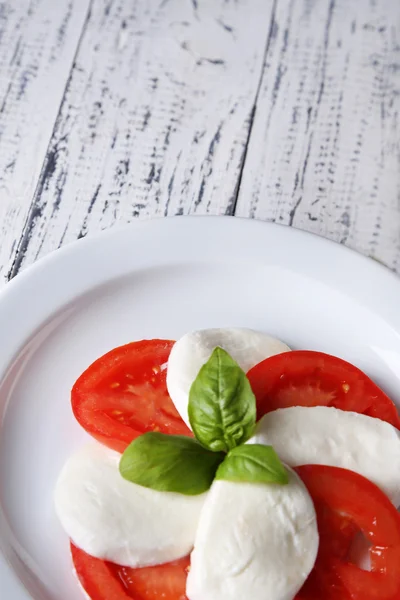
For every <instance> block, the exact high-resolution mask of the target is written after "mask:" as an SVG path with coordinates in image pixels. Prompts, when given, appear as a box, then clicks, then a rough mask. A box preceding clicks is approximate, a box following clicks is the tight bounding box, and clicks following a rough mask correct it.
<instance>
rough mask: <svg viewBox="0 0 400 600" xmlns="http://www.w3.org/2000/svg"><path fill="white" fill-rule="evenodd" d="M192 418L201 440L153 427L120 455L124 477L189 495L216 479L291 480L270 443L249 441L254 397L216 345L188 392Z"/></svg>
mask: <svg viewBox="0 0 400 600" xmlns="http://www.w3.org/2000/svg"><path fill="white" fill-rule="evenodd" d="M188 412H189V421H190V424H191V426H192V429H193V433H194V435H195V436H196V438H197V439H193V438H190V437H186V436H179V435H164V434H162V433H156V432H149V433H145V434H143V435H141V436H139V437H138V438H136V439H135V440H134V441H133V442H132V443H131V444H130V445H129V446H128V448H127V449H126V450H125V452H124V454H123V455H122V457H121V460H120V465H119V469H120V473H121V475H122V477H124V478H125V479H127V480H129V481H131V482H132V483H136V484H138V485H141V486H144V487H148V488H152V489H154V490H159V491H166V492H177V493H181V494H187V495H196V494H201V493H203V492H205V491H207V490H208V489H209V488H210V486H211V484H212V482H213V480H214V478H216V479H224V480H227V481H236V482H251V483H276V484H281V485H284V484H286V483H288V475H287V471H286V469H285V467H284V466H283V465H282V463H281V461H280V460H279V457H278V455H277V454H276V452H275V451H274V449H273V448H272V447H271V446H263V445H261V444H246V445H244V444H245V442H246V441H247V440H248V439H249V438H250V437H251V436H252V434H253V432H254V428H255V424H256V399H255V396H254V394H253V391H252V389H251V386H250V382H249V380H248V379H247V377H246V374H245V373H244V371H243V370H242V369H241V368H240V367H239V365H238V364H237V363H236V362H235V361H234V360H233V358H232V357H231V356H230V355H229V354H228V353H227V352H226V351H225V350H223V349H222V348H215V350H214V351H213V353H212V354H211V356H210V358H209V360H208V361H207V362H206V363H205V364H204V365H203V366H202V367H201V369H200V371H199V374H198V375H197V377H196V379H195V380H194V382H193V384H192V387H191V389H190V392H189V406H188Z"/></svg>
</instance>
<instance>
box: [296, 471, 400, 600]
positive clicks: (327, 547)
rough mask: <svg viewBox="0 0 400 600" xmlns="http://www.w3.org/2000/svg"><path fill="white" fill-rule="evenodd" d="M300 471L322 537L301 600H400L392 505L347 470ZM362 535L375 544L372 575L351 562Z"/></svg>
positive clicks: (399, 552) (399, 526)
mask: <svg viewBox="0 0 400 600" xmlns="http://www.w3.org/2000/svg"><path fill="white" fill-rule="evenodd" d="M295 470H296V471H297V473H298V475H299V476H300V477H301V479H302V480H303V481H304V483H305V485H306V486H307V489H308V491H309V493H310V495H311V497H312V499H313V501H314V504H315V507H316V511H317V521H318V529H319V533H320V547H319V552H318V557H317V561H316V563H315V566H314V569H313V571H312V572H311V574H310V577H309V579H308V580H307V582H306V583H305V585H304V587H303V588H302V590H301V591H300V592H299V594H298V596H297V600H311V599H312V598H314V599H315V600H316V599H317V598H324V599H325V598H327V599H328V598H329V599H332V600H333V599H335V600H336V599H337V600H340V599H343V600H345V599H347V598H351V599H352V600H399V598H400V569H399V564H400V514H399V513H398V512H397V510H396V508H395V507H394V506H393V505H392V503H391V502H390V500H389V499H388V498H387V497H386V496H385V494H384V493H383V492H382V491H381V490H380V489H379V488H378V487H377V486H376V485H375V484H373V483H371V482H370V481H368V479H365V478H364V477H362V476H361V475H358V474H357V473H353V472H352V471H347V470H346V469H340V468H337V467H325V466H321V465H305V466H302V467H297V468H296V469H295ZM324 511H325V512H324ZM351 525H353V526H354V529H352V527H351ZM359 531H360V532H362V534H363V535H364V536H365V538H366V539H367V540H368V542H369V543H370V544H371V549H370V557H371V571H365V570H363V569H361V568H360V567H358V566H356V565H354V564H352V563H351V562H350V561H349V560H347V557H346V547H347V549H348V548H349V545H350V543H351V541H352V539H353V536H354V534H355V533H356V532H359ZM332 533H334V535H333V536H332Z"/></svg>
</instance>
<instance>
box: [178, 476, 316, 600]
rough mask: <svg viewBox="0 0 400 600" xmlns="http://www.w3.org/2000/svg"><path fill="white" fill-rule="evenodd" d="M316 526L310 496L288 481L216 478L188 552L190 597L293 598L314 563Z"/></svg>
mask: <svg viewBox="0 0 400 600" xmlns="http://www.w3.org/2000/svg"><path fill="white" fill-rule="evenodd" d="M318 542H319V539H318V529H317V523H316V516H315V511H314V505H313V503H312V500H311V498H310V496H309V494H308V492H307V490H306V488H305V486H304V485H303V483H302V482H301V480H300V479H299V477H298V476H297V475H296V474H295V473H294V472H293V471H291V470H289V484H288V485H286V486H281V485H276V484H253V483H232V482H228V481H214V483H213V484H212V487H211V489H210V491H209V493H208V496H207V499H206V501H205V503H204V507H203V510H202V512H201V516H200V522H199V527H198V530H197V534H196V540H195V546H194V550H193V552H192V555H191V567H190V571H189V576H188V580H187V587H186V595H187V597H188V598H189V600H222V599H223V600H244V599H245V598H249V599H251V600H266V599H268V600H293V598H294V596H295V594H296V593H297V591H298V590H299V589H300V588H301V586H302V585H303V583H304V581H305V579H306V578H307V576H308V574H309V573H310V571H311V569H312V567H313V566H314V563H315V559H316V555H317V550H318Z"/></svg>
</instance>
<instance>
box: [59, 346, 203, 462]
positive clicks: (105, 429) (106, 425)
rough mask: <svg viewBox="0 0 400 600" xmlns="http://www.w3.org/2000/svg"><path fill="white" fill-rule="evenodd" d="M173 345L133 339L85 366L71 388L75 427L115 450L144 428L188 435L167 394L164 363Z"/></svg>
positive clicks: (120, 448) (122, 447) (142, 431)
mask: <svg viewBox="0 0 400 600" xmlns="http://www.w3.org/2000/svg"><path fill="white" fill-rule="evenodd" d="M173 344H174V342H172V341H169V340H143V341H140V342H132V343H131V344H127V345H126V346H120V347H118V348H115V349H114V350H111V352H108V353H107V354H105V355H104V356H102V357H101V358H99V359H98V360H96V361H95V362H94V363H93V364H92V365H90V367H89V368H88V369H86V371H85V372H84V373H83V374H82V375H81V376H80V377H79V379H78V380H77V381H76V383H75V385H74V387H73V388H72V394H71V402H72V410H73V412H74V415H75V417H76V419H77V420H78V422H79V423H80V425H82V427H83V428H84V429H85V430H86V431H87V432H88V433H90V434H91V435H92V436H93V437H95V438H96V439H97V440H99V441H100V442H102V443H103V444H105V445H106V446H109V447H110V448H113V449H114V450H117V451H118V452H123V451H124V450H125V448H126V447H127V446H128V445H129V444H130V443H131V441H132V440H134V439H135V438H136V437H137V436H139V435H141V434H142V433H145V432H146V431H161V432H162V433H170V434H177V435H179V434H181V435H192V434H191V432H190V430H189V428H188V427H187V426H186V425H185V423H184V422H183V420H182V419H181V417H180V416H179V413H178V412H177V410H176V408H175V406H174V404H173V402H172V400H171V398H170V397H169V395H168V392H167V385H166V363H167V360H168V356H169V353H170V351H171V348H172V346H173Z"/></svg>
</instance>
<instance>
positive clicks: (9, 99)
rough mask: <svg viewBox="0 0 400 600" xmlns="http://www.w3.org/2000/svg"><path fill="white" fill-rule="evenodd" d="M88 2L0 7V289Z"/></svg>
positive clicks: (35, 0) (37, 0) (22, 0)
mask: <svg viewBox="0 0 400 600" xmlns="http://www.w3.org/2000/svg"><path fill="white" fill-rule="evenodd" d="M88 6H89V0H57V2H54V0H31V1H28V0H10V1H9V2H0V282H1V283H3V282H4V281H5V279H6V278H7V275H8V273H9V271H10V270H11V268H12V265H13V262H14V259H15V257H16V251H17V248H18V244H19V241H20V238H21V236H22V233H23V229H24V226H25V223H26V220H27V217H28V214H29V211H30V209H31V204H32V199H33V195H34V192H35V188H36V185H37V182H38V178H39V174H40V171H41V168H42V165H43V161H44V158H45V155H46V151H47V147H48V144H49V141H50V138H51V134H52V130H53V126H54V122H55V119H56V116H57V112H58V109H59V106H60V103H61V100H62V98H63V95H64V91H65V86H66V83H67V80H68V76H69V73H70V71H71V67H72V64H73V60H74V55H75V51H76V47H77V44H78V40H79V36H80V33H81V31H82V27H83V23H84V21H85V18H86V14H87V10H88Z"/></svg>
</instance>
